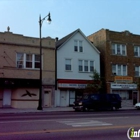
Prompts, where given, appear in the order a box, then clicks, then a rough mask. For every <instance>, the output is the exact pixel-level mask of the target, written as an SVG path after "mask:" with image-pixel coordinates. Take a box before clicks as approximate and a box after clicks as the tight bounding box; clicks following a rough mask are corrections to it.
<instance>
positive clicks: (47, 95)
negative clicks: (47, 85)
mask: <svg viewBox="0 0 140 140" xmlns="http://www.w3.org/2000/svg"><path fill="white" fill-rule="evenodd" d="M50 106H51V91H44V107H50Z"/></svg>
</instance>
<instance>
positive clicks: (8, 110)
mask: <svg viewBox="0 0 140 140" xmlns="http://www.w3.org/2000/svg"><path fill="white" fill-rule="evenodd" d="M119 110H136V109H135V108H134V107H133V106H132V107H122V108H121V109H119ZM54 111H59V112H64V111H74V109H73V108H72V107H49V108H43V110H37V109H36V108H33V109H17V108H0V114H5V113H38V112H54Z"/></svg>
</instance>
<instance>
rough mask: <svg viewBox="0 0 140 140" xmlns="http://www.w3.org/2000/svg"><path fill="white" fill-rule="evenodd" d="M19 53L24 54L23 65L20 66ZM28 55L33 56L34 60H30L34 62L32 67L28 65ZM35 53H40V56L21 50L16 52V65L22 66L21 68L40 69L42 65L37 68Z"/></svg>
mask: <svg viewBox="0 0 140 140" xmlns="http://www.w3.org/2000/svg"><path fill="white" fill-rule="evenodd" d="M18 54H23V63H22V67H19V65H18ZM27 55H31V57H32V60H31V61H30V62H31V63H32V67H27V66H26V62H27V59H26V58H27ZM35 55H38V56H39V57H40V55H39V54H28V53H27V54H26V53H20V52H18V53H16V67H17V68H21V69H39V68H40V67H38V68H35V63H36V61H35ZM37 62H39V63H40V61H37Z"/></svg>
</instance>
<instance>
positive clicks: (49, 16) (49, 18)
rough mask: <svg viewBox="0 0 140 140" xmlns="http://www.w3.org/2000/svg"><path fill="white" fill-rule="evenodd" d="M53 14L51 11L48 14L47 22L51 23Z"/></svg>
mask: <svg viewBox="0 0 140 140" xmlns="http://www.w3.org/2000/svg"><path fill="white" fill-rule="evenodd" d="M51 21H52V20H51V15H50V13H49V14H48V19H47V22H48V23H49V24H50V23H51Z"/></svg>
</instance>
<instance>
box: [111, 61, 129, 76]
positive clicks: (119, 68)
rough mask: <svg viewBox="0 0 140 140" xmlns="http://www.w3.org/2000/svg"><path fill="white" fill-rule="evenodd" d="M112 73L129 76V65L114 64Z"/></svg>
mask: <svg viewBox="0 0 140 140" xmlns="http://www.w3.org/2000/svg"><path fill="white" fill-rule="evenodd" d="M112 74H113V75H120V76H127V65H119V64H113V65H112Z"/></svg>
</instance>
